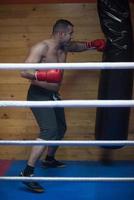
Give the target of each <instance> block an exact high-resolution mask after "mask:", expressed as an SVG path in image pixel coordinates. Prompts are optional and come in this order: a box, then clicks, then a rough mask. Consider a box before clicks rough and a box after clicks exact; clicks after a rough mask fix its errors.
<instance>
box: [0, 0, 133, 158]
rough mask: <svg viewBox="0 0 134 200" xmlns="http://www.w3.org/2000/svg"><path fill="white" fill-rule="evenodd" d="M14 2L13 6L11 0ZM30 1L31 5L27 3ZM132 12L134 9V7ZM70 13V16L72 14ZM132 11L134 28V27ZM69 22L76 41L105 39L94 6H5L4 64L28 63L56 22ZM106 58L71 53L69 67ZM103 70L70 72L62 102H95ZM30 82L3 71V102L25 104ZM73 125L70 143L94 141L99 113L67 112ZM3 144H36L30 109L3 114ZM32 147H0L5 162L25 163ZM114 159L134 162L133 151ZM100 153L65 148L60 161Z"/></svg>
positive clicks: (0, 32)
mask: <svg viewBox="0 0 134 200" xmlns="http://www.w3.org/2000/svg"><path fill="white" fill-rule="evenodd" d="M12 2H13V1H12ZM27 2H28V1H27ZM131 10H132V11H133V10H134V6H133V5H131ZM68 13H69V15H68ZM133 13H134V12H132V24H134V14H133ZM59 18H66V19H68V20H71V21H72V23H73V24H74V25H75V34H74V38H75V39H76V40H92V39H96V38H103V37H104V36H103V33H102V31H101V28H100V25H99V19H98V14H97V10H96V4H95V3H90V4H86V3H82V4H78V3H77V4H39V5H36V4H28V5H25V4H24V5H2V6H0V27H1V28H0V41H1V42H0V43H1V45H0V62H1V63H2V62H4V63H10V62H11V63H12V62H14V63H17V62H23V60H24V58H25V57H26V55H27V53H28V50H29V47H30V46H31V45H33V44H34V43H35V42H37V41H40V40H43V39H45V38H48V37H49V36H50V34H51V29H52V25H53V23H54V22H55V20H57V19H59ZM101 57H102V53H100V52H97V51H87V52H82V53H71V54H69V55H68V60H67V61H68V62H88V61H89V62H90V61H101ZM98 81H99V70H98V71H89V70H66V71H65V76H64V80H63V84H62V87H61V95H62V97H63V99H96V98H97V90H98ZM28 87H29V82H28V81H27V80H24V79H22V78H21V77H20V71H19V70H14V71H9V70H6V71H4V70H2V71H0V100H25V99H26V95H27V90H28ZM65 112H66V120H67V125H68V130H67V134H66V136H65V139H72V140H79V139H80V140H93V139H94V126H95V114H96V109H95V108H89V109H82V108H79V109H77V108H66V109H65ZM133 119H134V111H133V109H131V117H130V127H129V139H134V135H133V133H134V123H133V122H134V121H133ZM0 130H1V131H0V139H11V140H12V139H20V140H21V139H24V140H27V139H35V138H36V137H37V133H38V131H39V129H38V126H37V124H36V121H35V119H34V117H33V115H32V113H31V111H30V109H28V108H16V109H13V108H2V109H0ZM29 151H30V147H25V146H24V147H18V146H12V147H10V146H7V147H3V146H2V147H0V158H1V159H2V158H4V159H9V158H10V159H26V158H28V154H29ZM115 152H116V153H114V158H115V159H118V160H120V159H133V155H134V150H133V149H132V148H123V149H120V150H117V151H115ZM100 154H101V149H99V148H91V147H85V148H84V147H60V149H59V150H58V153H57V157H59V158H60V159H68V160H70V159H72V160H82V159H83V160H85V159H87V160H90V159H92V160H97V159H99V157H100Z"/></svg>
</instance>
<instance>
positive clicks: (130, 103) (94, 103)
mask: <svg viewBox="0 0 134 200" xmlns="http://www.w3.org/2000/svg"><path fill="white" fill-rule="evenodd" d="M28 68H30V69H37V68H38V69H43V68H45V69H51V68H53V69H54V68H59V69H66V70H68V69H86V70H87V69H88V70H96V69H105V70H109V69H116V70H118V69H128V68H129V69H133V68H134V63H133V62H131V63H58V64H57V63H53V65H52V64H40V65H39V64H14V63H12V64H4V63H3V64H0V70H14V69H21V70H22V69H28ZM31 106H32V107H74V108H75V107H83V108H87V107H88V108H90V107H109V106H110V107H134V100H62V101H48V102H42V101H38V102H35V101H0V107H31ZM0 145H2V146H3V145H10V146H12V145H20V146H21V145H47V146H48V145H62V146H94V147H96V146H98V147H101V146H106V147H108V146H111V145H112V146H120V145H123V146H134V141H133V140H131V141H129V140H118V141H114V140H113V141H112V140H111V141H98V140H95V141H75V140H74V141H69V140H68V141H58V140H57V141H33V140H28V141H23V140H22V141H21V140H0ZM22 180H27V181H29V180H39V181H67V182H134V177H39V176H38V177H19V176H0V181H22Z"/></svg>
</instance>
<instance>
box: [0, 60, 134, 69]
mask: <svg viewBox="0 0 134 200" xmlns="http://www.w3.org/2000/svg"><path fill="white" fill-rule="evenodd" d="M0 69H4V70H9V69H10V70H15V69H82V70H83V69H92V70H96V69H134V62H81V63H0Z"/></svg>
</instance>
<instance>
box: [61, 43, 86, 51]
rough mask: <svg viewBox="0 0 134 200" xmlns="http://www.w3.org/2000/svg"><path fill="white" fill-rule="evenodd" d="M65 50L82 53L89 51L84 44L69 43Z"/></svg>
mask: <svg viewBox="0 0 134 200" xmlns="http://www.w3.org/2000/svg"><path fill="white" fill-rule="evenodd" d="M65 50H66V51H68V52H82V51H87V50H89V48H87V46H86V45H85V42H76V41H71V42H69V43H68V44H67V45H66V46H65Z"/></svg>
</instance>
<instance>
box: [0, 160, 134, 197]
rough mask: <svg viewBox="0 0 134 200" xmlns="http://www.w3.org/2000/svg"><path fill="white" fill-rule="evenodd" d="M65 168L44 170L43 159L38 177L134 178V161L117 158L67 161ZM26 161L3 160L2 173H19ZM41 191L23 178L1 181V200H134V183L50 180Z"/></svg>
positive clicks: (38, 168)
mask: <svg viewBox="0 0 134 200" xmlns="http://www.w3.org/2000/svg"><path fill="white" fill-rule="evenodd" d="M65 163H66V167H64V168H55V169H54V168H51V169H44V168H43V167H42V166H41V163H40V162H39V163H38V164H37V168H36V176H47V177H49V176H51V177H55V176H56V177H57V176H58V177H63V176H64V177H72V176H73V177H134V161H114V162H113V163H112V164H110V165H103V164H102V163H100V162H91V161H65ZM25 164H26V161H24V160H21V161H7V160H6V161H3V160H0V176H17V175H18V174H19V173H20V171H21V169H23V168H24V166H25ZM40 184H41V185H42V186H43V187H44V188H45V189H46V191H45V192H44V193H41V194H37V193H33V192H31V191H29V190H27V188H26V186H25V185H23V184H22V183H21V182H20V181H1V180H0V196H1V197H0V199H1V200H9V199H10V200H11V199H13V200H18V199H19V200H21V199H22V200H23V199H24V200H43V199H44V200H60V199H64V200H107V199H108V200H120V199H121V200H134V182H65V181H63V182H58V181H57V182H48V181H41V182H40Z"/></svg>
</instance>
